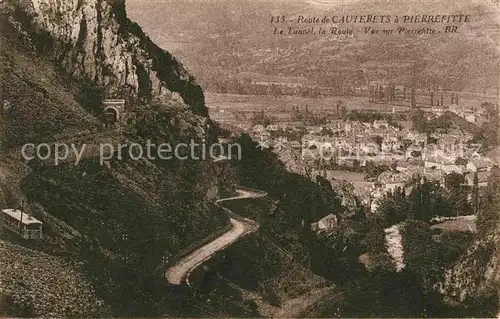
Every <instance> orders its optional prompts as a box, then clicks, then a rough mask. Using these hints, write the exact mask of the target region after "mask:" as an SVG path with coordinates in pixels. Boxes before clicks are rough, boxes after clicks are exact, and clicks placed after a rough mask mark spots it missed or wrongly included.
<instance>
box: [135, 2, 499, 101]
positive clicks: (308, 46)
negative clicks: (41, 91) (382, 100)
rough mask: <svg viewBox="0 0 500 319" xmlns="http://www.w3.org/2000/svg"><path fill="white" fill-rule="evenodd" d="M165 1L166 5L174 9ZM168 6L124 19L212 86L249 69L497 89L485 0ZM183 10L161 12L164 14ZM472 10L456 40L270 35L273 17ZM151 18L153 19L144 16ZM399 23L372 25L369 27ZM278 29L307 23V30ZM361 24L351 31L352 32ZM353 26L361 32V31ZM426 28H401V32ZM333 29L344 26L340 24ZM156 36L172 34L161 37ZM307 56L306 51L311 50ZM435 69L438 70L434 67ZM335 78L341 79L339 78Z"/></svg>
mask: <svg viewBox="0 0 500 319" xmlns="http://www.w3.org/2000/svg"><path fill="white" fill-rule="evenodd" d="M172 4H173V5H174V7H172ZM166 5H167V4H162V3H155V4H154V5H151V4H149V3H148V2H144V1H136V0H131V1H129V2H127V8H128V11H129V14H130V15H131V16H132V17H133V18H134V19H135V20H136V21H138V22H139V23H141V24H142V25H143V27H144V30H145V31H146V33H147V34H148V35H150V36H151V37H152V38H153V39H155V41H157V43H158V44H159V45H160V46H161V47H163V48H165V49H168V50H173V52H175V53H176V55H177V56H178V57H179V58H180V59H181V60H182V61H183V62H184V63H185V64H186V65H187V66H188V68H189V69H190V70H191V71H192V72H193V73H194V74H195V75H196V76H197V77H198V78H199V79H200V81H202V83H203V85H204V86H207V87H209V88H211V87H212V85H213V84H214V82H216V81H215V80H214V78H213V76H214V75H216V76H223V77H228V76H230V75H234V74H243V73H244V72H255V73H261V74H266V75H272V76H281V77H284V78H285V77H294V76H296V77H305V78H307V79H309V80H311V81H314V82H316V83H318V84H320V85H338V84H339V83H340V82H343V83H345V82H346V81H347V82H348V83H351V84H355V83H356V82H357V83H359V81H368V80H379V79H385V80H388V81H389V80H394V81H396V82H397V83H399V84H402V85H410V84H412V83H415V84H416V85H418V86H419V87H422V88H428V87H429V86H436V87H437V86H441V87H443V88H445V89H448V90H465V91H476V92H479V93H484V92H490V93H492V92H493V93H494V92H496V83H497V82H498V81H497V77H496V76H497V74H498V72H499V70H498V65H497V64H496V63H494V62H493V61H496V60H498V58H499V48H498V46H497V43H498V32H497V30H498V14H499V10H498V7H497V6H495V5H494V4H493V3H492V2H490V1H474V2H470V1H465V0H460V1H454V2H453V4H450V2H449V1H443V0H441V1H428V0H425V1H423V2H418V3H412V2H407V1H401V0H390V1H369V2H365V1H340V2H328V1H326V2H322V1H303V2H301V1H299V2H294V3H293V4H290V3H289V2H286V1H276V2H275V1H273V2H269V1H257V2H254V1H246V0H243V1H238V2H226V1H220V2H216V3H208V2H204V3H199V4H198V5H197V7H196V10H192V8H190V7H189V5H188V4H187V3H182V2H177V1H176V2H175V3H169V4H168V6H169V8H168V10H167V9H166V8H165V6H166ZM171 11H174V12H179V13H180V12H182V14H178V15H175V16H174V17H171V16H169V18H168V19H165V16H166V15H169V12H171ZM440 13H447V14H455V13H457V14H470V15H471V22H470V23H468V24H461V25H460V32H459V33H457V34H453V35H450V34H443V33H442V34H439V35H422V36H417V35H408V36H367V35H364V34H360V35H357V36H354V37H350V38H347V39H342V38H336V37H335V36H329V37H319V36H291V35H283V36H277V35H274V34H272V30H273V27H274V25H272V24H271V23H270V18H271V16H273V15H274V16H276V15H285V16H286V17H287V18H297V17H298V16H299V15H303V16H305V17H311V16H316V17H323V16H332V15H339V16H340V15H354V14H355V15H363V14H372V15H376V14H391V15H399V16H402V15H418V14H440ZM150 17H154V18H153V19H150ZM397 25H398V24H395V23H389V24H373V25H372V24H370V25H369V26H372V27H374V28H377V27H378V28H386V27H394V26H397ZM286 26H294V27H304V28H305V27H309V26H312V25H310V24H302V25H297V24H287V25H286ZM315 26H318V25H317V24H315ZM359 26H360V25H358V27H359ZM361 26H368V25H362V24H361ZM423 26H429V25H426V24H415V25H412V24H409V25H406V27H408V28H413V27H423ZM337 27H338V28H351V27H352V25H349V24H338V25H337ZM163 30H171V31H172V32H169V33H168V34H165V33H164V32H163ZM312 53H314V54H312ZM438 70H439V71H438ZM340 80H342V81H340Z"/></svg>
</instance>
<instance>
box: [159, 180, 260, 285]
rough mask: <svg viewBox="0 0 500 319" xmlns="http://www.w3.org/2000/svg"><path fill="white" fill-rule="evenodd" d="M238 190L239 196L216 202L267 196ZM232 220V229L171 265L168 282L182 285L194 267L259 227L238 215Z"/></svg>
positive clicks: (242, 189) (167, 273) (241, 189)
mask: <svg viewBox="0 0 500 319" xmlns="http://www.w3.org/2000/svg"><path fill="white" fill-rule="evenodd" d="M236 192H237V194H238V195H237V196H233V197H229V198H223V199H219V200H218V201H217V202H216V203H217V204H219V203H221V202H224V201H230V200H238V199H242V198H258V197H263V196H266V194H265V193H264V192H259V191H253V190H249V189H245V188H239V189H237V190H236ZM225 209H226V208H225ZM229 212H230V211H229ZM231 213H232V212H231ZM233 214H234V213H233ZM230 222H231V225H232V226H233V227H232V228H231V230H229V231H228V232H226V233H225V234H223V235H221V236H220V237H218V238H216V239H214V240H213V241H211V242H210V243H208V244H206V245H204V246H202V247H200V248H198V249H196V250H195V251H193V252H192V253H190V254H189V255H187V256H186V257H184V258H182V259H181V260H180V261H179V262H177V263H176V264H175V265H174V266H172V267H170V268H169V269H168V270H167V272H166V273H165V277H166V279H167V280H168V282H170V283H171V284H174V285H181V284H182V283H183V281H184V280H185V279H186V278H188V277H189V273H190V272H191V271H192V270H193V269H195V268H196V267H198V266H199V265H201V264H202V263H203V262H204V261H206V260H208V259H210V257H212V256H213V255H214V254H215V253H216V252H218V251H220V250H223V249H225V248H226V247H228V246H229V245H231V244H232V243H233V242H235V241H236V240H238V239H239V238H240V237H242V236H245V235H246V234H249V233H252V232H254V231H256V230H257V229H258V228H259V225H258V224H257V223H256V222H254V221H252V220H249V219H246V218H243V217H240V216H237V215H236V217H234V218H230Z"/></svg>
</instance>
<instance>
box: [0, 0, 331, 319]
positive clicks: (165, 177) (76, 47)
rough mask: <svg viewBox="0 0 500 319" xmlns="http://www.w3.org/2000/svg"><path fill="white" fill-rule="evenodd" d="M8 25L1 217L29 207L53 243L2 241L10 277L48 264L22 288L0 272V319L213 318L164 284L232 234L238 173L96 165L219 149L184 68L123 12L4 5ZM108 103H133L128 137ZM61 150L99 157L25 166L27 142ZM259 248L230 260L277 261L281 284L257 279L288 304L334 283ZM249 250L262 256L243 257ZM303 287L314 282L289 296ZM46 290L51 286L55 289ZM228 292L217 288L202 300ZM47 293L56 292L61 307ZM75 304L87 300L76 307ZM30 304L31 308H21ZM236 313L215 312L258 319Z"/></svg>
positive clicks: (0, 13) (113, 4) (95, 1)
mask: <svg viewBox="0 0 500 319" xmlns="http://www.w3.org/2000/svg"><path fill="white" fill-rule="evenodd" d="M0 25H1V27H2V33H1V34H0V39H1V44H2V45H1V46H0V58H1V62H2V64H1V73H0V79H1V85H2V91H1V94H2V95H1V99H2V101H1V102H2V103H3V105H4V106H5V112H4V114H3V117H2V124H5V126H3V128H4V129H5V130H4V131H3V132H4V133H3V136H2V137H3V139H2V154H1V156H0V190H1V192H0V194H1V196H0V205H1V208H12V207H15V208H22V209H23V210H24V211H25V212H27V213H29V214H30V215H33V216H35V217H36V218H38V219H40V220H41V221H43V223H44V226H43V232H44V238H43V240H41V241H39V242H26V241H22V240H19V239H17V238H16V236H15V235H12V234H9V233H8V232H5V233H2V234H1V238H2V240H3V241H5V245H4V246H2V247H4V248H2V249H3V251H2V252H5V255H3V257H4V259H1V261H2V262H5V263H7V264H10V263H11V260H12V259H13V258H15V256H16V254H17V255H19V256H20V257H19V258H21V259H22V260H24V259H25V258H27V260H28V261H26V262H24V261H23V263H27V262H31V261H32V260H31V259H30V258H31V257H28V256H39V257H38V259H39V262H40V263H41V265H40V267H34V266H33V267H23V277H24V278H25V279H23V281H22V282H18V283H16V282H14V283H13V284H11V283H10V280H11V279H12V278H14V277H15V275H14V274H13V271H12V269H11V267H10V266H9V267H7V268H4V267H2V270H4V269H8V272H7V271H6V272H2V273H1V275H2V281H1V282H0V288H1V289H2V290H1V291H2V302H6V303H8V305H9V308H4V307H2V308H1V311H0V315H5V316H22V315H24V314H29V315H40V316H73V315H77V316H82V317H93V316H108V315H112V316H118V317H124V316H139V317H141V316H147V317H153V316H200V315H201V316H204V315H206V313H205V312H200V311H198V310H197V309H198V308H200V307H202V308H203V307H204V305H206V304H207V303H209V301H207V300H206V299H203V298H201V299H200V298H197V299H195V300H193V299H192V298H193V297H192V291H190V290H189V289H188V288H187V287H172V286H169V285H168V284H167V282H166V281H165V279H164V271H165V269H167V267H168V266H169V265H171V264H172V263H174V262H175V261H176V260H178V259H179V258H180V257H181V256H184V255H186V254H187V253H188V252H190V251H192V250H193V249H195V248H197V247H199V246H200V245H201V244H203V243H206V242H207V241H209V240H211V239H213V238H215V237H216V236H218V235H220V234H221V233H223V232H225V231H227V230H228V227H229V226H230V225H229V218H228V216H227V215H226V214H225V213H224V212H223V211H222V209H221V208H219V207H218V206H216V205H215V203H214V201H213V199H214V198H216V197H217V196H219V193H221V194H228V193H230V192H231V191H232V190H233V186H234V185H235V184H236V179H235V177H234V169H232V168H231V167H229V166H225V165H224V164H222V165H220V164H219V165H215V164H214V163H212V162H211V161H195V160H185V161H182V160H175V159H173V160H168V161H166V160H160V159H157V160H152V159H146V158H144V159H141V160H134V159H132V158H130V156H128V157H127V156H125V157H124V158H120V159H118V158H113V159H111V160H110V161H108V162H106V163H105V165H103V163H100V162H99V158H98V157H97V156H98V153H96V152H95V147H96V146H98V144H99V143H111V144H113V145H117V144H118V143H125V144H128V145H130V144H131V143H139V144H140V145H145V144H146V142H147V141H148V140H153V141H155V142H170V143H178V142H188V141H190V140H194V141H201V140H203V139H205V140H210V139H211V138H212V137H214V134H215V133H216V132H215V131H214V130H213V129H212V127H215V126H211V125H210V119H209V118H208V117H207V116H206V115H207V112H206V107H205V105H204V96H203V92H202V91H201V88H200V87H199V86H198V85H197V84H196V82H195V81H194V79H193V77H192V76H191V75H189V74H188V73H187V72H186V71H185V70H184V68H183V67H182V65H181V64H180V63H178V62H177V61H176V60H175V59H174V58H173V57H172V56H171V55H170V54H169V53H167V52H164V51H163V50H161V49H159V48H158V47H157V46H156V45H154V44H153V43H152V42H151V41H150V40H149V39H148V38H147V37H146V36H145V35H144V33H142V31H141V29H140V27H139V26H138V25H137V24H134V23H132V22H131V21H130V20H128V19H127V18H126V16H125V11H124V7H123V3H121V2H120V1H104V0H87V1H80V2H78V3H76V2H75V3H68V2H64V4H62V3H61V2H59V1H52V0H46V1H45V0H44V1H20V2H18V1H4V2H2V3H1V4H0ZM104 98H124V99H125V100H126V102H127V107H129V108H133V113H132V118H131V120H130V121H128V122H126V123H123V124H122V132H118V131H110V130H109V129H106V128H105V125H104V123H103V122H102V117H101V116H100V115H101V114H102V109H101V108H100V105H101V101H102V99H104ZM63 140H69V141H71V142H72V143H76V145H82V144H84V143H85V144H86V145H88V147H92V148H93V149H94V151H93V152H89V153H86V154H85V156H84V157H83V159H82V160H81V162H80V163H79V164H78V165H76V166H75V165H74V164H73V163H72V162H66V163H64V164H62V165H59V166H54V165H51V164H47V163H45V162H43V161H31V162H29V163H28V162H27V161H25V160H24V159H23V158H22V156H21V154H19V151H20V146H21V145H23V144H24V143H42V142H47V143H52V142H57V141H63ZM255 236H256V237H252V239H250V238H249V239H248V241H245V242H242V243H239V246H236V247H237V248H236V249H231V251H230V252H229V254H231V255H232V254H234V259H235V263H240V262H243V263H244V264H246V265H245V266H249V265H248V263H247V262H246V260H248V258H250V259H253V260H257V259H258V258H259V256H258V255H259V251H261V250H263V251H267V252H268V254H269V255H270V256H274V257H273V259H275V260H274V261H272V262H273V264H274V266H275V267H277V268H276V271H275V272H273V273H272V274H269V275H268V276H265V277H263V276H260V275H259V276H260V277H259V280H260V281H262V283H263V287H266V289H267V290H269V289H273V291H275V292H276V293H277V294H278V295H279V296H280V299H282V301H286V300H287V299H289V298H292V297H295V296H297V294H302V293H305V292H307V291H309V290H310V289H313V288H315V287H316V286H317V285H318V284H322V283H324V280H323V279H322V278H321V277H319V276H317V275H315V274H313V272H312V271H311V270H310V269H308V268H307V267H304V266H302V265H301V264H300V262H299V261H295V260H291V259H290V253H288V252H287V251H286V250H283V251H282V252H281V253H279V254H275V253H274V250H275V249H277V248H278V246H277V244H276V243H275V242H274V239H273V240H269V239H260V235H255ZM8 242H15V243H16V244H10V243H8ZM16 245H20V246H27V247H29V249H24V248H21V247H19V246H16ZM238 247H242V249H248V250H249V251H251V252H252V253H251V255H246V254H245V255H242V256H240V257H238V251H239V249H238ZM258 247H259V248H258ZM256 248H258V249H256ZM268 265H269V264H268V263H264V264H262V265H259V267H262V268H261V269H265V268H266V267H267V266H268ZM289 266H291V267H289ZM14 269H16V268H14ZM40 269H42V270H44V271H47V273H49V274H50V276H48V277H47V280H46V281H44V278H43V275H42V273H39V272H37V271H38V270H40ZM259 271H260V270H259ZM52 274H54V275H52ZM55 274H60V275H61V278H57V276H56V275H55ZM295 276H300V278H302V279H303V282H291V283H287V282H288V281H289V279H290V278H294V277H295ZM4 278H5V280H4ZM272 278H275V279H273V280H271V279H272ZM308 278H311V280H310V281H307V280H306V279H308ZM242 279H243V278H242ZM268 281H270V282H268ZM40 282H44V283H45V285H46V286H44V287H43V289H42V288H41V287H40ZM217 285H222V288H221V289H222V291H223V292H222V293H221V294H220V298H221V300H226V301H227V300H228V299H231V298H234V296H233V295H231V294H229V293H227V292H226V291H225V290H224V289H227V283H222V284H221V283H217ZM241 285H242V287H241V288H239V289H248V288H250V287H247V282H245V281H244V280H243V281H242V282H241ZM56 286H62V287H67V288H68V289H69V290H64V288H63V289H62V290H58V289H59V288H58V287H56ZM73 286H78V287H81V288H80V290H76V292H75V291H73V290H71V289H70V287H73ZM23 287H24V288H23ZM26 287H28V288H26ZM29 287H31V288H29ZM217 287H218V286H211V284H210V283H209V284H207V285H205V286H204V287H203V289H205V290H208V291H210V289H216V288H217ZM49 291H56V292H58V293H57V294H56V295H50V294H49V293H48V292H49ZM265 292H266V290H259V291H257V292H256V293H257V295H259V294H264V293H265ZM74 293H82V294H83V295H85V296H87V297H86V299H85V300H81V302H80V303H77V304H76V305H75V302H73V299H74V298H73V296H74ZM24 295H27V296H29V298H32V300H31V301H29V302H28V301H27V300H26V299H23V298H21V297H20V296H24ZM47 298H48V299H47ZM266 298H267V297H266ZM179 300H181V302H179ZM247 301H248V300H247ZM268 302H269V301H265V302H264V304H266V303H268ZM68 303H71V304H72V305H73V307H69V306H68ZM30 304H32V305H33V309H31V308H30V307H31V306H30ZM96 305H97V306H96ZM186 305H188V306H187V309H186ZM232 306H233V308H232V309H231V310H227V309H225V308H224V307H221V308H220V309H215V310H214V312H216V313H218V314H231V315H241V314H242V313H245V311H246V310H245V309H246V304H245V300H243V299H241V300H240V299H237V298H236V299H235V300H234V302H233V304H232ZM23 307H28V310H25V309H24V308H23ZM27 311H28V312H27Z"/></svg>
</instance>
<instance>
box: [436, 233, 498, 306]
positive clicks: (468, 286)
mask: <svg viewBox="0 0 500 319" xmlns="http://www.w3.org/2000/svg"><path fill="white" fill-rule="evenodd" d="M437 288H438V290H439V291H440V292H441V293H442V294H443V295H444V296H445V298H446V299H447V300H448V301H450V302H452V303H464V302H468V301H473V300H474V299H476V298H485V297H486V298H487V297H489V296H495V295H497V297H498V298H500V225H499V227H498V228H497V230H496V231H494V232H493V233H492V234H490V235H488V236H486V237H484V238H482V239H481V240H478V241H477V242H476V243H474V244H473V245H472V246H471V247H470V248H469V250H468V251H467V254H465V255H464V256H463V257H462V258H461V259H460V260H459V261H458V262H457V263H456V265H455V266H454V267H453V268H451V269H447V270H446V272H445V277H444V281H443V282H442V283H439V284H438V286H437ZM498 305H499V307H498V309H499V311H500V299H499V304H498Z"/></svg>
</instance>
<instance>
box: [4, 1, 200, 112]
mask: <svg viewBox="0 0 500 319" xmlns="http://www.w3.org/2000/svg"><path fill="white" fill-rule="evenodd" d="M4 5H10V6H12V7H13V17H14V20H16V21H17V23H18V25H19V26H20V28H21V29H23V31H25V32H27V33H28V34H29V35H30V36H31V38H32V41H33V44H34V45H35V46H36V47H37V49H39V50H41V51H44V53H46V54H48V55H49V56H51V57H52V58H53V59H54V60H55V61H56V62H57V64H58V65H60V66H61V67H62V68H63V69H64V70H65V71H66V72H67V73H68V74H69V75H71V76H73V77H76V78H81V79H85V80H88V81H89V83H93V84H94V85H96V86H98V87H99V88H100V89H102V91H103V95H104V96H103V98H106V97H107V98H117V97H120V98H126V99H127V100H128V101H132V102H133V101H137V100H142V101H151V100H153V99H160V100H161V102H162V103H167V104H168V103H180V104H184V105H187V106H189V107H190V108H191V109H192V111H193V112H194V113H195V114H197V115H201V116H207V114H208V112H207V109H206V107H205V102H204V96H203V92H202V89H201V87H200V86H199V85H198V84H196V82H195V81H194V79H193V77H192V76H191V75H190V74H189V73H188V72H187V71H186V70H185V69H184V68H183V66H182V65H181V64H180V63H179V62H178V61H177V60H176V59H175V58H173V57H172V55H170V54H169V53H168V52H165V51H163V50H162V49H160V48H159V47H158V46H156V45H155V44H154V43H153V42H152V41H151V40H150V39H149V38H148V37H147V36H146V35H145V34H144V33H143V31H142V30H141V28H140V27H139V26H138V25H137V24H135V23H133V22H131V21H130V20H129V19H128V18H127V16H126V12H125V2H124V1H114V0H9V1H6V4H4Z"/></svg>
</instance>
